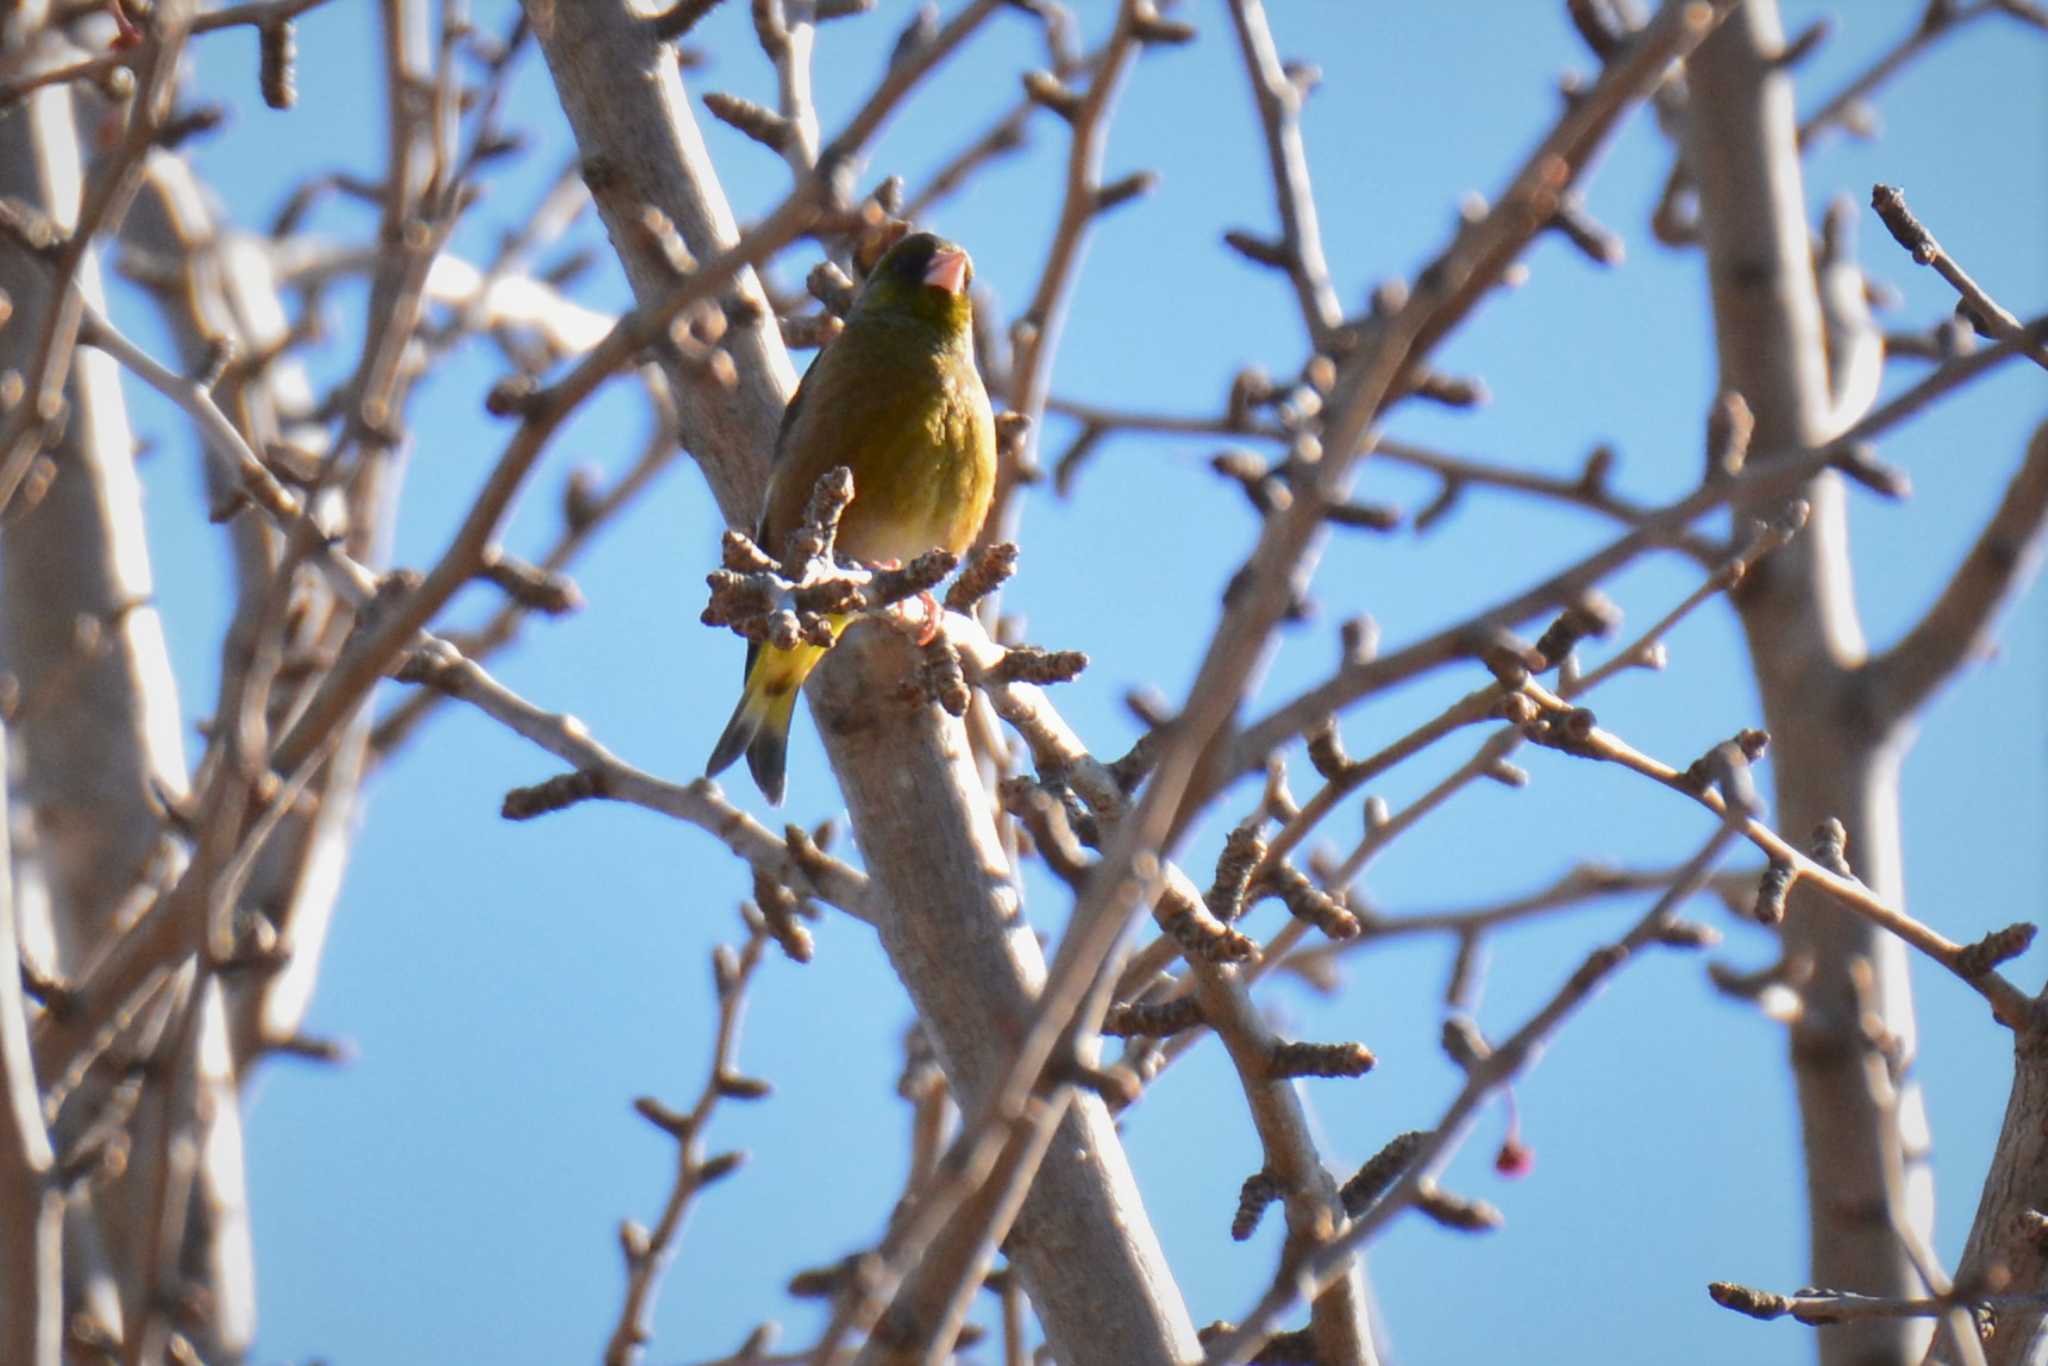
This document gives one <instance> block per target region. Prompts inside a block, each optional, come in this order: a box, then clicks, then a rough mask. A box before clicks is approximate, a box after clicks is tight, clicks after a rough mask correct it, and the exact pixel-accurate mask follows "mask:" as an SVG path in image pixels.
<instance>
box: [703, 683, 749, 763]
mask: <svg viewBox="0 0 2048 1366" xmlns="http://www.w3.org/2000/svg"><path fill="white" fill-rule="evenodd" d="M760 725H761V717H760V713H759V712H754V711H750V710H749V709H748V707H747V699H746V697H745V695H744V694H743V695H742V696H741V697H740V703H739V705H738V706H737V707H734V708H733V709H732V720H730V721H728V722H726V723H725V734H723V735H721V736H719V737H718V744H717V745H716V746H714V747H713V748H712V750H711V757H710V758H709V759H707V760H705V761H704V776H705V777H707V778H715V777H717V776H718V775H719V774H721V773H723V772H725V770H727V769H728V768H731V767H732V761H733V760H735V759H737V758H739V757H740V755H741V754H744V753H745V752H746V749H747V746H748V744H749V743H751V742H752V740H753V738H754V733H755V732H756V731H757V730H758V729H759V728H760ZM748 766H749V767H752V761H751V759H750V760H749V763H748Z"/></svg>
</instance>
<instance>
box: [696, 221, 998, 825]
mask: <svg viewBox="0 0 2048 1366" xmlns="http://www.w3.org/2000/svg"><path fill="white" fill-rule="evenodd" d="M973 279H974V264H973V262H972V261H970V260H969V259H968V256H967V253H966V252H964V251H962V250H961V249H960V248H959V247H957V246H955V245H954V244H953V243H951V242H948V241H945V240H943V239H942V238H938V237H935V236H933V235H932V234H931V233H928V232H919V233H912V234H910V235H909V236H907V237H905V238H903V239H902V240H901V241H899V242H898V243H896V245H895V246H893V247H891V248H889V250H888V252H887V253H886V254H884V255H883V257H882V259H881V260H880V261H878V262H877V263H876V264H875V268H874V270H873V272H872V273H870V274H869V276H868V280H867V284H866V285H865V286H863V287H862V289H861V292H860V295H859V297H858V298H856V299H855V300H854V304H853V308H852V311H850V312H849V313H848V314H847V317H846V327H845V330H844V331H842V332H841V333H840V334H839V336H838V338H837V339H835V340H834V341H833V342H832V343H831V344H830V345H829V346H827V347H826V348H825V349H824V351H823V352H821V353H820V354H819V356H818V358H817V359H816V360H815V361H813V362H812V363H811V368H810V370H809V371H807V372H806V373H805V375H804V378H803V383H801V384H799V385H798V386H797V390H796V397H795V398H793V399H791V400H790V403H789V408H788V410H787V411H786V412H784V413H783V415H782V430H781V432H780V433H779V434H778V435H777V437H776V441H775V467H774V469H773V471H772V472H771V473H770V475H769V478H768V496H767V499H766V501H765V506H764V507H763V509H762V512H761V526H760V530H759V532H758V533H757V534H756V536H755V537H754V540H755V543H756V544H758V545H759V546H760V547H761V548H762V549H763V550H766V551H767V552H768V553H769V554H771V555H776V556H780V555H782V554H783V553H784V552H785V551H786V550H787V549H788V540H789V534H790V532H792V531H794V530H795V529H796V527H797V526H798V525H799V524H800V523H801V522H802V520H803V514H804V505H805V504H806V503H807V502H808V501H809V499H810V496H811V490H812V488H813V487H814V486H815V485H816V484H817V482H818V478H819V476H821V475H823V474H824V473H825V472H826V471H827V470H830V469H831V468H832V467H833V466H835V465H844V466H846V467H847V468H848V469H850V470H852V471H853V502H852V503H851V504H850V505H849V506H848V507H847V509H846V513H845V515H844V516H843V517H842V518H841V519H840V522H839V539H838V548H839V552H840V553H841V554H842V555H846V556H850V557H851V558H853V559H856V560H862V561H866V562H868V563H870V564H882V563H888V562H892V561H903V562H907V561H909V560H911V559H913V558H915V557H916V556H918V555H922V554H923V553H924V552H925V551H927V550H930V549H932V548H933V547H934V546H943V547H945V548H946V549H947V550H951V551H954V552H956V553H958V552H961V551H964V550H966V549H967V546H968V544H969V543H970V542H971V541H973V539H974V536H975V533H976V532H978V531H980V530H981V523H982V519H983V518H984V517H986V516H987V515H988V505H989V499H990V497H991V496H992V495H993V493H994V490H995V475H996V437H995V420H994V418H993V416H992V415H991V414H990V412H989V406H988V393H987V391H986V390H984V389H983V388H982V384H981V375H980V372H979V371H977V370H976V369H975V367H974V329H973V320H974V311H973V305H972V304H971V303H970V302H969V301H968V297H967V287H968V285H969V284H970V283H971V282H972V281H973ZM835 629H836V627H835ZM824 653H825V652H824V651H823V650H821V649H819V648H818V647H817V646H815V645H797V646H796V647H795V648H793V649H788V650H779V649H776V648H775V647H773V646H770V645H763V644H762V643H760V642H758V641H756V642H754V643H752V644H750V645H749V646H748V647H747V667H746V675H745V679H746V681H745V684H744V686H743V688H742V690H741V692H740V700H739V705H738V706H736V707H734V708H733V713H732V720H730V721H728V722H726V726H725V734H723V735H721V736H719V737H718V745H717V747H716V748H715V749H713V750H712V751H711V759H710V762H708V763H707V764H706V765H705V767H704V772H705V776H707V777H709V776H711V775H713V774H716V773H718V772H721V771H722V770H723V769H725V768H726V766H727V765H729V764H731V763H732V761H733V760H735V759H737V758H739V757H740V754H741V753H742V752H743V751H744V752H745V754H746V756H747V768H748V771H750V772H751V773H752V774H753V775H754V782H755V783H756V784H757V785H758V786H759V787H760V789H761V795H763V796H764V797H766V798H767V799H768V801H769V803H770V804H771V805H777V806H779V805H781V803H782V791H783V773H784V766H785V763H786V761H787V757H788V749H789V721H790V715H791V713H792V712H793V711H794V710H795V708H796V697H797V693H798V692H799V691H800V690H801V689H802V687H803V683H804V679H805V678H806V677H808V676H809V674H810V672H811V669H812V668H813V666H815V665H816V664H817V662H818V660H819V658H820V657H821V656H823V654H824Z"/></svg>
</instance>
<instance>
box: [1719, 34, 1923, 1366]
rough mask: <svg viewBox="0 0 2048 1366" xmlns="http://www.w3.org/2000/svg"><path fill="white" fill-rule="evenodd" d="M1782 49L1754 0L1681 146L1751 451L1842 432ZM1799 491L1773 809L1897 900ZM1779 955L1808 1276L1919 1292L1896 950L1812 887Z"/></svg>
mask: <svg viewBox="0 0 2048 1366" xmlns="http://www.w3.org/2000/svg"><path fill="white" fill-rule="evenodd" d="M1783 45H1784V34H1783V29H1782V26H1781V24H1780V20H1779V16H1778V11H1777V6H1776V4H1775V2H1774V0H1746V3H1744V4H1743V5H1742V7H1741V8H1740V9H1739V10H1737V12H1736V13H1735V14H1734V15H1733V16H1732V17H1731V18H1730V19H1729V20H1728V22H1727V23H1725V24H1723V25H1722V26H1721V28H1720V30H1719V31H1718V32H1717V33H1715V34H1714V36H1713V37H1711V38H1710V39H1708V40H1707V42H1706V43H1705V44H1704V45H1703V46H1702V47H1701V48H1700V50H1699V52H1698V53H1697V54H1696V55H1695V56H1694V58H1693V60H1692V62H1691V63H1690V64H1689V66H1688V70H1687V83H1688V86H1689V88H1690V99H1689V101H1688V106H1687V118H1688V131H1687V138H1686V157H1687V162H1688V166H1689V169H1690V171H1691V174H1692V177H1693V180H1694V183H1695V185H1696V186H1697V189H1698V193H1699V200H1700V214H1701V227H1702V236H1703V242H1704V246H1705V249H1706V255H1707V266H1708V275H1709V280H1710V283H1711V287H1712V296H1713V309H1714V325H1715V335H1716V341H1717V345H1718V350H1719V355H1720V368H1721V378H1720V386H1721V388H1722V390H1723V391H1724V392H1727V391H1733V392H1736V393H1739V394H1741V395H1742V396H1743V398H1744V399H1745V400H1746V401H1747V402H1748V405H1749V408H1750V410H1751V412H1752V413H1753V414H1754V416H1755V419H1756V431H1755V437H1754V440H1753V442H1752V449H1754V450H1758V451H1769V450H1796V449H1799V448H1802V447H1811V446H1814V445H1818V444H1821V443H1823V442H1825V441H1826V440H1828V439H1829V438H1830V437H1831V436H1832V435H1833V434H1834V433H1833V431H1832V430H1830V426H1831V420H1832V419H1831V412H1832V403H1831V397H1830V392H1829V382H1828V369H1827V357H1826V355H1825V352H1824V349H1823V343H1822V333H1823V326H1822V315H1821V307H1820V299H1819V295H1818V292H1817V287H1816V280H1815V274H1814V269H1813V261H1812V248H1811V245H1810V243H1811V235H1810V232H1809V228H1808V225H1807V221H1806V212H1805V203H1804V198H1803V189H1802V183H1801V174H1800V163H1799V145H1798V129H1797V122H1796V117H1795V113H1794V109H1793V98H1792V96H1793V91H1792V83H1791V79H1790V77H1789V76H1787V75H1786V74H1785V72H1784V70H1783V69H1782V68H1781V67H1778V66H1775V65H1774V64H1773V58H1774V56H1775V55H1776V54H1777V53H1778V52H1779V51H1781V50H1782V48H1783ZM1804 496H1805V497H1806V499H1807V500H1808V502H1809V503H1810V504H1811V505H1812V509H1813V514H1812V517H1811V518H1810V519H1809V521H1808V522H1807V525H1806V529H1805V531H1804V532H1803V533H1802V534H1801V535H1800V536H1799V537H1798V538H1797V539H1796V540H1794V541H1793V542H1792V543H1791V544H1790V545H1788V546H1786V547H1785V548H1784V549H1783V550H1781V551H1779V552H1778V553H1777V554H1775V555H1773V556H1772V557H1771V558H1770V559H1769V560H1767V561H1765V562H1764V563H1763V564H1761V565H1759V566H1758V567H1757V569H1756V570H1755V571H1753V572H1752V573H1751V575H1750V576H1749V578H1748V579H1747V580H1745V582H1744V584H1743V586H1742V589H1741V591H1740V592H1739V593H1738V595H1737V597H1736V605H1737V608H1738V610H1739V612H1740V614H1741V619H1742V625H1743V629H1744V632H1745V634H1746V636H1747V638H1748V643H1749V649H1750V655H1751V659H1752V662H1753V666H1754V668H1755V670H1756V675H1757V683H1758V687H1759V689H1760V691H1761V694H1762V700H1763V709H1764V716H1765V720H1766V723H1767V725H1768V726H1769V729H1770V732H1771V737H1772V746H1771V761H1772V762H1771V768H1772V776H1773V781H1774V785H1775V788H1776V799H1777V802H1776V804H1777V823H1778V826H1779V829H1780V830H1781V831H1783V832H1784V833H1785V834H1786V835H1787V837H1788V838H1791V839H1793V840H1794V841H1795V842H1804V841H1805V840H1806V838H1807V837H1808V835H1809V833H1810V832H1812V831H1813V830H1814V829H1815V828H1816V827H1817V826H1818V825H1819V824H1820V823H1821V822H1822V821H1824V820H1826V819H1828V818H1830V817H1833V818H1837V819H1839V820H1840V821H1841V822H1842V823H1843V825H1844V826H1845V827H1846V829H1847V831H1848V836H1849V838H1848V855H1849V859H1850V862H1851V864H1852V866H1853V868H1854V871H1855V873H1856V875H1857V876H1858V877H1860V878H1862V879H1863V881H1864V882H1865V883H1867V884H1869V886H1870V887H1871V888H1872V889H1873V890H1874V891H1876V892H1877V894H1878V895H1879V896H1882V897H1884V898H1885V899H1886V900H1887V901H1889V902H1891V903H1892V904H1893V905H1898V904H1901V903H1902V902H1903V899H1904V898H1903V892H1904V877H1903V873H1902V868H1901V863H1900V853H1899V794H1898V774H1899V762H1900V759H1901V757H1902V755H1903V751H1904V748H1905V745H1904V740H1905V736H1904V734H1903V730H1902V728H1900V727H1888V726H1885V725H1883V724H1881V723H1880V722H1879V721H1878V720H1877V719H1876V718H1875V717H1873V715H1872V713H1871V710H1870V708H1869V707H1868V705H1867V704H1866V700H1865V698H1864V684H1865V680H1864V678H1863V675H1862V672H1861V668H1862V665H1863V662H1864V654H1865V649H1864V643H1863V632H1862V627H1861V624H1860V623H1859V621H1858V618H1857V613H1856V607H1855V602H1854V598H1853V595H1852V589H1851V582H1850V558H1849V544H1848V523H1847V517H1846V512H1845V508H1844V498H1843V488H1842V485H1841V482H1840V480H1839V479H1838V478H1836V477H1835V476H1834V475H1832V474H1824V475H1822V476H1821V477H1820V478H1819V479H1817V480H1815V481H1814V482H1813V483H1812V484H1811V485H1809V486H1808V488H1807V489H1806V490H1805V493H1804ZM1747 511H1751V512H1756V513H1761V512H1763V511H1765V509H1749V510H1747ZM1738 515H1741V514H1740V513H1738ZM1784 951H1785V953H1786V954H1787V956H1788V957H1792V958H1799V959H1807V960H1810V961H1811V963H1812V965H1813V974H1812V977H1811V979H1810V980H1809V981H1808V983H1807V985H1806V987H1805V989H1804V1008H1803V1011H1802V1013H1801V1015H1800V1018H1799V1019H1798V1021H1797V1022H1796V1023H1795V1024H1794V1025H1793V1027H1792V1030H1791V1059H1792V1067H1793V1073H1794V1076H1795V1078H1796V1081H1797V1087H1798V1095H1799V1114H1800V1122H1801V1126H1802V1130H1803V1140H1804V1152H1805V1162H1806V1191H1807V1211H1808V1223H1809V1232H1810V1237H1811V1242H1812V1247H1811V1272H1810V1277H1809V1279H1810V1281H1811V1283H1812V1284H1814V1285H1816V1286H1821V1287H1825V1288H1828V1289H1837V1290H1850V1291H1856V1292H1859V1293H1862V1294H1869V1295H1894V1296H1910V1295H1913V1294H1917V1293H1921V1292H1922V1289H1923V1288H1922V1287H1921V1285H1920V1284H1919V1281H1918V1278H1917V1276H1916V1274H1915V1272H1914V1270H1913V1266H1912V1263H1911V1261H1910V1260H1909V1258H1908V1257H1907V1255H1906V1252H1905V1250H1904V1248H1903V1246H1902V1243H1901V1240H1900V1238H1899V1236H1898V1233H1897V1231H1896V1228H1895V1224H1894V1221H1895V1220H1896V1221H1897V1222H1898V1224H1899V1225H1903V1226H1908V1227H1911V1228H1914V1229H1917V1230H1919V1232H1920V1233H1921V1235H1922V1236H1923V1237H1924V1236H1925V1235H1926V1234H1927V1232H1928V1231H1929V1229H1930V1226H1931V1224H1932V1221H1933V1190H1932V1180H1931V1177H1930V1175H1929V1174H1928V1173H1927V1171H1926V1169H1925V1168H1924V1166H1923V1165H1922V1164H1921V1159H1922V1157H1923V1155H1924V1153H1925V1151H1926V1146H1927V1137H1926V1132H1927V1124H1926V1116H1925V1111H1924V1108H1923V1104H1922V1100H1921V1095H1920V1092H1919V1089H1918V1087H1917V1086H1915V1085H1914V1084H1913V1083H1912V1082H1911V1080H1910V1078H1908V1077H1907V1076H1905V1075H1904V1073H1903V1069H1904V1066H1905V1065H1906V1064H1907V1063H1908V1062H1910V1060H1911V1058H1912V1056H1913V1047H1914V1022H1913V1012H1912V997H1911V992H1910V989H1909V986H1908V983H1907V976H1906V949H1905V946H1904V945H1903V944H1902V943H1900V942H1899V941H1898V940H1897V939H1895V938H1893V937H1891V936H1889V935H1886V934H1884V933H1882V932H1880V931H1879V930H1877V929H1876V928H1875V927H1873V926H1872V925H1871V924H1870V923H1869V922H1868V921H1864V920H1861V919H1858V918H1856V917H1853V916H1850V915H1848V914H1846V913H1844V912H1842V911H1840V910H1838V909H1836V908H1834V907H1833V906H1831V905H1829V904H1827V903H1826V902H1825V901H1824V900H1823V899H1822V898H1821V897H1819V896H1818V895H1815V894H1812V893H1811V892H1810V891H1808V890H1807V889H1804V888H1801V889H1799V890H1796V891H1795V892H1794V894H1793V896H1792V899H1791V904H1790V906H1789V908H1788V912H1787V917H1786V921H1785V930H1784ZM1871 1021H1876V1022H1879V1024H1880V1027H1879V1028H1875V1029H1874V1028H1872V1027H1871V1026H1870V1024H1869V1022H1871ZM1817 1332H1818V1338H1819V1346H1820V1353H1821V1360H1822V1361H1823V1363H1826V1366H1851V1363H1854V1364H1855V1366H1870V1364H1871V1363H1879V1362H1906V1361H1909V1360H1917V1359H1918V1357H1919V1356H1920V1353H1921V1352H1922V1350H1923V1349H1924V1348H1925V1346H1926V1343H1927V1339H1928V1332H1929V1329H1928V1326H1927V1324H1926V1323H1925V1322H1924V1321H1916V1320H1894V1321H1876V1320H1872V1321H1866V1322H1863V1323H1858V1324H1854V1325H1844V1326H1838V1327H1830V1328H1822V1329H1819V1330H1817Z"/></svg>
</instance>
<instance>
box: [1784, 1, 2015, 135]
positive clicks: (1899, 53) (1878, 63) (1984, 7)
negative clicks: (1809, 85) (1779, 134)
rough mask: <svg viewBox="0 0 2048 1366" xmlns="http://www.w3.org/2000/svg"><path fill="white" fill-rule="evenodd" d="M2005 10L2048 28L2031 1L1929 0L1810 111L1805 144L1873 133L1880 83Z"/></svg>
mask: <svg viewBox="0 0 2048 1366" xmlns="http://www.w3.org/2000/svg"><path fill="white" fill-rule="evenodd" d="M1999 13H2003V14H2007V15H2010V16H2011V17H2013V18H2015V19H2019V20H2021V21H2022V22H2026V23H2030V24H2032V25H2034V26H2035V27H2036V28H2048V14H2044V13H2043V11H2042V10H2041V9H2040V8H2039V7H2038V6H2035V5H2032V4H2030V3H2028V2H2027V0H2018V3H2015V0H1975V2H1974V3H1971V4H1959V3H1957V0H1928V3H1927V6H1926V8H1925V9H1924V10H1923V11H1922V13H1921V15H1920V18H1919V20H1918V21H1917V22H1916V23H1915V24H1914V25H1913V29H1912V31H1911V32H1910V33H1908V34H1906V35H1905V36H1904V37H1903V38H1901V39H1899V41H1898V42H1897V43H1895V44H1893V45H1892V46H1891V47H1889V48H1887V49H1886V50H1885V51H1884V52H1883V53H1882V54H1880V55H1879V56H1878V58H1877V60H1875V61H1874V62H1872V63H1871V64H1870V65H1869V66H1868V67H1866V68H1865V69H1864V70H1863V71H1862V72H1860V73H1859V74H1857V75H1856V76H1855V77H1853V78H1851V79H1850V81H1849V82H1848V84H1846V85H1844V86H1843V87H1842V88H1841V89H1840V90H1839V91H1837V92H1836V93H1835V94H1833V95H1831V96H1829V97H1828V98H1827V99H1826V100H1824V101H1822V102H1821V105H1820V107H1819V108H1818V109H1816V110H1814V111H1813V112H1812V113H1811V114H1809V115H1807V116H1806V118H1805V119H1804V120H1803V121H1802V122H1801V123H1800V125H1799V146H1800V148H1801V149H1802V150H1803V149H1805V148H1806V147H1808V146H1810V145H1812V144H1813V143H1814V142H1816V141H1818V140H1819V139H1820V138H1821V137H1822V136H1823V135H1825V134H1826V133H1828V132H1830V131H1832V130H1835V129H1845V130H1848V131H1850V132H1857V133H1865V132H1868V131H1869V126H1870V123H1871V119H1872V115H1871V112H1870V106H1869V105H1868V103H1866V102H1867V101H1868V100H1869V98H1870V97H1871V96H1872V95H1874V94H1876V93H1877V91H1878V88H1879V87H1881V86H1882V85H1884V84H1885V83H1886V82H1887V81H1889V80H1891V79H1892V78H1893V77H1894V76H1896V75H1898V74H1899V72H1901V71H1903V70H1904V69H1905V68H1906V67H1907V66H1908V65H1909V64H1910V63H1911V62H1912V61H1913V59H1914V58H1916V57H1918V56H1920V55H1921V54H1922V53H1924V52H1926V51H1927V50H1928V49H1929V48H1930V47H1932V46H1933V45H1934V44H1935V43H1937V42H1938V41H1940V40H1941V39H1943V38H1946V37H1948V36H1950V35H1952V34H1955V33H1959V32H1961V31H1962V29H1963V28H1964V27H1965V26H1966V25H1968V24H1969V23H1970V21H1971V20H1973V19H1981V18H1983V17H1984V16H1986V15H1989V14H1999Z"/></svg>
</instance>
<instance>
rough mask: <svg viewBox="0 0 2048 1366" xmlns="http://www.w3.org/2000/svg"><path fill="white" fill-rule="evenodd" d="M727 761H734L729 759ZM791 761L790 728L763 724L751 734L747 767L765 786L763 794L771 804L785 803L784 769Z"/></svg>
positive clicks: (756, 781)
mask: <svg viewBox="0 0 2048 1366" xmlns="http://www.w3.org/2000/svg"><path fill="white" fill-rule="evenodd" d="M721 748H722V746H721ZM726 762H727V763H731V762H732V761H731V760H730V759H728V760H726ZM788 763H789V731H788V730H786V729H782V728H778V727H776V726H762V727H760V728H759V729H758V730H755V731H754V733H753V734H752V735H751V736H750V737H749V738H748V744H747V771H748V772H749V773H751V774H753V775H754V785H755V786H756V787H758V788H760V789H761V795H762V796H764V797H766V798H767V799H768V805H770V806H780V805H782V790H783V786H784V776H785V774H784V770H785V769H786V768H787V766H788Z"/></svg>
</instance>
